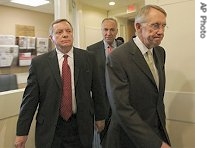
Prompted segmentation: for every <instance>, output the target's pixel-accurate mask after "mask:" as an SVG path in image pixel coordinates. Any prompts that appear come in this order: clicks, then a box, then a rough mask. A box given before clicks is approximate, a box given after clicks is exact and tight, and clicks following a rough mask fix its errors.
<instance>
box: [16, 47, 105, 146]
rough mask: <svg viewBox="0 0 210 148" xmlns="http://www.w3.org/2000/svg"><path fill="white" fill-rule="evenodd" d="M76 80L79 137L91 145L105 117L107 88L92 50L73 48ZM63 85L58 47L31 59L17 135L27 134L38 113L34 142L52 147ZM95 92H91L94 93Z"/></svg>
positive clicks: (84, 143) (84, 142)
mask: <svg viewBox="0 0 210 148" xmlns="http://www.w3.org/2000/svg"><path fill="white" fill-rule="evenodd" d="M73 54H74V81H75V96H76V102H77V113H76V114H77V122H78V130H79V135H80V140H81V142H82V144H83V146H84V147H85V148H91V145H92V141H93V131H94V129H93V128H94V114H95V118H96V120H102V119H105V112H104V110H105V109H104V100H105V98H104V92H103V89H102V87H101V84H100V81H99V77H98V69H97V67H95V66H94V64H95V62H96V61H95V57H94V56H93V54H91V53H89V52H87V51H85V50H82V49H78V48H74V52H73ZM61 92H62V86H61V76H60V71H59V65H58V60H57V54H56V51H55V50H53V51H51V52H49V53H46V54H44V55H40V56H37V57H35V58H33V59H32V62H31V66H30V69H29V76H28V80H27V87H26V89H25V92H24V95H23V101H22V104H21V109H20V115H19V119H18V122H17V135H28V132H29V129H30V125H31V122H32V120H33V116H34V114H35V112H36V109H37V107H38V113H37V116H36V132H35V138H36V139H35V143H36V147H37V148H43V147H44V148H50V147H51V144H52V141H53V137H54V132H55V128H56V124H57V120H58V117H59V107H60V98H61ZM91 92H92V95H91Z"/></svg>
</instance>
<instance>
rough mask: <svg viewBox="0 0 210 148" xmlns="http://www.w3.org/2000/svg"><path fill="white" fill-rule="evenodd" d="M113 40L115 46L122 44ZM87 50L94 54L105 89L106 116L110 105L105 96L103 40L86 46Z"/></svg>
mask: <svg viewBox="0 0 210 148" xmlns="http://www.w3.org/2000/svg"><path fill="white" fill-rule="evenodd" d="M115 41H116V43H117V46H119V45H121V44H122V42H120V41H117V40H115ZM87 50H88V51H91V52H93V53H94V54H95V56H96V61H97V65H98V68H99V76H100V81H101V84H102V86H103V88H104V90H105V96H106V99H105V105H106V117H108V115H109V109H110V105H109V99H108V98H107V93H106V80H105V65H106V55H105V49H104V42H103V40H102V41H99V42H97V43H95V44H93V45H90V46H88V47H87Z"/></svg>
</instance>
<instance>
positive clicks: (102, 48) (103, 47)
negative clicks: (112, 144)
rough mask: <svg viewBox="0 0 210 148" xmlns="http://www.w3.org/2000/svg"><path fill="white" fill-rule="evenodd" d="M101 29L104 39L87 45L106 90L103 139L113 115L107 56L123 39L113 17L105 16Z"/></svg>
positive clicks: (101, 137)
mask: <svg viewBox="0 0 210 148" xmlns="http://www.w3.org/2000/svg"><path fill="white" fill-rule="evenodd" d="M101 31H102V36H103V40H101V41H99V42H97V43H94V44H92V45H90V46H88V47H87V50H88V51H91V52H93V53H94V54H95V56H96V61H97V65H98V68H99V74H100V81H101V84H102V86H103V89H104V91H105V96H106V99H105V106H106V119H105V129H104V130H103V131H102V132H101V133H100V139H101V141H102V140H103V138H104V137H105V135H106V132H107V130H108V127H109V122H110V117H111V108H110V104H109V100H108V98H107V93H106V81H105V64H106V57H107V55H108V54H109V53H110V48H111V50H114V48H116V47H117V46H119V45H121V44H122V42H121V41H117V40H116V35H117V33H118V25H117V21H116V20H115V19H113V18H105V19H103V21H102V23H101Z"/></svg>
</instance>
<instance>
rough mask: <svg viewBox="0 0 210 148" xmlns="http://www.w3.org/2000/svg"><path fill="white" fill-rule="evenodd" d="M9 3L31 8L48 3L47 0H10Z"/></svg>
mask: <svg viewBox="0 0 210 148" xmlns="http://www.w3.org/2000/svg"><path fill="white" fill-rule="evenodd" d="M11 2H12V3H17V4H21V5H28V6H32V7H37V6H40V5H44V4H48V3H49V1H48V0H11Z"/></svg>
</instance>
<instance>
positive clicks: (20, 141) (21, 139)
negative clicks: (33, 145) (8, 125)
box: [15, 136, 28, 148]
mask: <svg viewBox="0 0 210 148" xmlns="http://www.w3.org/2000/svg"><path fill="white" fill-rule="evenodd" d="M27 138H28V136H16V138H15V148H25V144H26V141H27Z"/></svg>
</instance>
